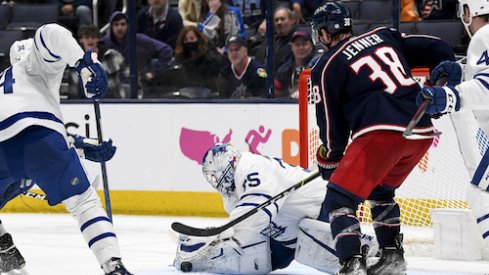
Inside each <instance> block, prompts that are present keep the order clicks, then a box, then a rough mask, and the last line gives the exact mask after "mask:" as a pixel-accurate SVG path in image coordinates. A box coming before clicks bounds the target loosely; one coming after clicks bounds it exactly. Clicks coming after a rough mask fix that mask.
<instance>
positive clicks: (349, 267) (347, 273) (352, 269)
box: [336, 255, 367, 275]
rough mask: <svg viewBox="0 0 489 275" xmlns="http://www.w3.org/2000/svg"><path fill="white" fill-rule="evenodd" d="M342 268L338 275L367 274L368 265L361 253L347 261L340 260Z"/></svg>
mask: <svg viewBox="0 0 489 275" xmlns="http://www.w3.org/2000/svg"><path fill="white" fill-rule="evenodd" d="M340 264H341V269H340V270H339V271H338V272H337V273H336V275H366V274H367V267H366V264H365V258H364V257H363V256H361V255H355V256H353V257H352V258H350V259H348V260H346V261H340Z"/></svg>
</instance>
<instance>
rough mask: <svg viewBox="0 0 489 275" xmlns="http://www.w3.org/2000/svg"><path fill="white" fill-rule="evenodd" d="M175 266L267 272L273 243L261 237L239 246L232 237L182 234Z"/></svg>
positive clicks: (213, 271)
mask: <svg viewBox="0 0 489 275" xmlns="http://www.w3.org/2000/svg"><path fill="white" fill-rule="evenodd" d="M174 266H175V267H176V268H177V269H178V270H181V271H184V272H190V271H192V272H210V273H219V274H266V273H269V272H271V271H272V267H271V256H270V245H269V242H268V240H262V241H259V242H257V243H254V244H251V245H248V246H246V247H240V246H239V244H238V243H237V241H236V240H234V239H233V238H226V239H219V238H215V237H211V238H202V237H190V236H185V235H180V240H179V244H178V247H177V254H176V257H175V261H174ZM189 268H190V270H188V269H189Z"/></svg>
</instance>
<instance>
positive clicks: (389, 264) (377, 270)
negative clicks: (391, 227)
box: [368, 234, 407, 275]
mask: <svg viewBox="0 0 489 275" xmlns="http://www.w3.org/2000/svg"><path fill="white" fill-rule="evenodd" d="M394 241H395V246H394V247H384V248H382V249H380V258H379V261H378V262H376V263H375V264H373V265H372V266H370V267H369V268H368V274H369V275H384V274H385V275H394V274H395V275H402V274H406V269H407V268H406V261H405V260H404V249H403V248H402V234H399V235H397V236H396V237H395V239H394Z"/></svg>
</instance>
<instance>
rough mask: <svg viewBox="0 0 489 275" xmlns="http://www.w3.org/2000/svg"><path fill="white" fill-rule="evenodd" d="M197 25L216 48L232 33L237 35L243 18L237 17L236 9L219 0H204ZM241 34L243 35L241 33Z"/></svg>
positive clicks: (220, 46) (221, 45) (222, 44)
mask: <svg viewBox="0 0 489 275" xmlns="http://www.w3.org/2000/svg"><path fill="white" fill-rule="evenodd" d="M199 22H200V23H199V24H197V27H198V28H199V30H200V31H202V32H203V33H204V34H205V36H207V38H208V39H209V41H210V43H211V44H212V45H213V46H216V47H217V48H222V47H223V46H224V44H225V42H226V40H227V39H228V38H229V37H231V36H232V35H239V34H241V31H243V32H244V30H241V26H242V22H243V18H239V17H238V14H237V13H236V9H233V8H231V9H230V8H228V6H227V5H226V3H223V2H221V0H204V2H203V5H202V7H201V11H200V18H199ZM241 35H244V33H243V34H241Z"/></svg>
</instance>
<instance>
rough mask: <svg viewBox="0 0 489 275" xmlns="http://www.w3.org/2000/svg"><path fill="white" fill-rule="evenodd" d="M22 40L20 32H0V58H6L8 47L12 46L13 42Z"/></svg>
mask: <svg viewBox="0 0 489 275" xmlns="http://www.w3.org/2000/svg"><path fill="white" fill-rule="evenodd" d="M22 39H24V33H23V32H22V31H6V30H3V31H1V30H0V56H4V57H5V56H8V55H9V52H10V46H12V44H14V42H15V41H17V40H22Z"/></svg>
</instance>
